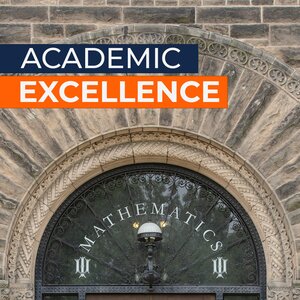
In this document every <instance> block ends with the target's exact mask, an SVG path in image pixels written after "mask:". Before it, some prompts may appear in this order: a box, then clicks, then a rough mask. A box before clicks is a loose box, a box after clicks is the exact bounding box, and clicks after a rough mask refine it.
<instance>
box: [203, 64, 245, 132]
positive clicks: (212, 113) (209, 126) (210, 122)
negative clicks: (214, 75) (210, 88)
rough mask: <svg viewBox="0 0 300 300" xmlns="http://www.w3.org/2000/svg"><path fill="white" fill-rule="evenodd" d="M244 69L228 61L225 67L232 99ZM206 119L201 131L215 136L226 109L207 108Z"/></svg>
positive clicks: (224, 72)
mask: <svg viewBox="0 0 300 300" xmlns="http://www.w3.org/2000/svg"><path fill="white" fill-rule="evenodd" d="M242 71H243V70H242V69H241V68H239V67H237V66H235V65H234V64H231V63H226V64H225V65H224V67H223V70H222V73H221V75H222V76H227V78H228V98H229V99H230V97H231V95H232V93H233V90H234V88H235V87H236V85H237V82H238V80H239V79H240V76H241V74H242ZM205 111H206V115H205V119H204V121H203V125H202V129H201V133H204V134H205V135H206V136H213V135H214V132H215V131H217V130H218V128H219V126H220V124H219V120H220V119H221V118H222V115H223V114H224V113H226V109H206V110H205Z"/></svg>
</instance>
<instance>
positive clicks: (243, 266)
mask: <svg viewBox="0 0 300 300" xmlns="http://www.w3.org/2000/svg"><path fill="white" fill-rule="evenodd" d="M146 222H153V223H155V224H157V225H158V226H160V228H161V230H162V235H163V239H162V241H159V242H157V243H155V251H154V259H155V268H154V269H155V271H156V272H157V273H158V274H159V279H158V280H157V282H155V283H154V288H153V290H151V291H149V284H148V282H147V281H145V279H144V276H143V275H144V273H145V271H146V270H147V263H146V264H145V261H146V262H147V249H146V247H145V245H144V244H143V243H141V242H139V241H138V240H137V232H138V229H139V228H140V226H141V225H142V224H144V223H146ZM265 269H266V266H265V259H264V254H263V249H262V245H261V242H260V239H259V236H258V234H257V231H256V229H255V227H254V225H253V223H252V221H251V220H250V218H249V217H248V215H247V213H246V212H245V210H244V209H243V208H242V207H241V206H240V204H239V203H238V202H237V201H236V200H235V199H234V198H233V197H232V196H231V195H230V194H229V193H228V192H227V191H226V190H225V189H223V188H222V187H221V186H219V185H218V184H217V183H215V182H213V181H212V180H210V179H208V178H207V177H204V176H202V175H200V174H198V173H196V172H193V171H190V170H187V169H184V168H181V167H175V166H172V165H166V164H136V165H131V166H126V167H121V168H118V169H115V170H112V171H108V172H106V173H103V174H101V175H99V176H96V177H95V178H93V179H91V180H90V181H88V182H87V183H85V184H84V185H82V186H81V187H79V188H78V189H77V190H76V191H75V192H74V193H72V194H71V195H70V196H69V197H68V198H67V200H66V201H65V202H64V203H63V204H62V205H61V206H60V208H59V209H58V210H57V212H56V213H55V214H54V216H53V217H52V219H51V220H50V222H49V224H48V226H47V228H46V230H45V232H44V235H43V237H42V241H41V243H40V247H39V251H38V257H37V263H36V299H38V300H40V299H44V300H73V299H74V300H75V299H78V300H83V299H87V300H94V299H99V300H101V299H118V296H117V295H116V294H123V295H121V296H122V297H123V296H125V294H128V293H130V294H135V297H138V298H137V299H150V298H149V297H150V296H149V295H151V299H157V300H158V299H167V298H166V297H168V295H167V294H176V295H178V296H177V297H180V298H178V299H187V298H189V297H192V295H198V296H199V297H198V299H201V298H200V295H201V297H202V299H203V300H204V299H205V300H210V299H217V300H219V299H224V300H231V299H232V300H238V299H249V300H250V299H251V300H252V299H265V294H266V270H265ZM108 294H109V295H108ZM141 294H143V296H141ZM139 295H140V296H139ZM147 295H148V296H147ZM121 296H120V297H121ZM173 296H174V295H173ZM122 297H121V298H122ZM122 299H123V298H122Z"/></svg>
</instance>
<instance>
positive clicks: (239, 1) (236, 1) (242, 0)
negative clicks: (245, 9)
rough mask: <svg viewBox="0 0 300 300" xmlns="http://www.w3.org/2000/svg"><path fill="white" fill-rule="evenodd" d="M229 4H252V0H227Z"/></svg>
mask: <svg viewBox="0 0 300 300" xmlns="http://www.w3.org/2000/svg"><path fill="white" fill-rule="evenodd" d="M227 5H250V0H227Z"/></svg>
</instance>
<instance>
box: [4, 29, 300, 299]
mask: <svg viewBox="0 0 300 300" xmlns="http://www.w3.org/2000/svg"><path fill="white" fill-rule="evenodd" d="M65 42H66V43H135V42H140V43H141V42H144V43H197V44H198V45H199V53H200V65H199V72H200V73H201V74H215V75H219V74H224V75H227V76H228V77H229V93H230V104H231V108H230V109H229V110H227V111H224V110H223V111H222V110H211V111H209V110H173V111H170V110H140V111H137V110H123V111H114V110H99V111H93V112H91V111H88V110H81V111H76V110H65V111H55V113H53V111H43V112H40V111H34V110H32V111H24V112H20V111H17V110H7V111H4V112H2V116H3V118H2V121H1V122H2V123H3V124H4V126H5V129H6V130H7V131H8V132H9V133H10V132H11V131H12V130H11V128H10V127H9V126H10V125H9V123H11V124H15V128H17V131H18V130H19V128H21V126H20V125H22V129H23V128H25V129H27V132H25V131H24V130H23V131H22V130H21V129H20V130H19V131H18V132H17V137H19V140H18V141H16V140H14V138H15V136H14V134H15V133H11V137H12V138H11V139H8V140H9V142H10V143H6V147H7V148H9V147H10V149H12V150H16V151H15V152H17V150H18V151H19V152H17V153H20V152H21V153H22V146H23V144H24V142H26V141H27V142H29V143H30V145H31V146H28V145H27V144H26V146H25V147H29V149H28V154H27V155H23V156H22V155H20V157H23V161H22V162H20V161H19V157H18V156H17V155H12V154H11V152H9V151H10V150H9V149H6V148H5V151H6V153H7V157H8V164H11V166H12V167H11V169H12V170H15V171H16V172H18V170H19V169H20V173H19V175H18V176H19V177H17V178H16V183H11V181H12V180H11V178H10V175H9V174H8V175H7V182H8V185H9V187H13V184H15V185H16V186H17V185H18V184H19V182H21V181H22V180H24V186H25V188H24V191H19V189H18V190H17V191H18V193H17V191H16V195H12V196H11V199H16V200H15V202H20V203H21V204H20V205H19V208H18V213H17V217H16V218H15V221H14V223H13V224H12V223H11V224H12V225H10V227H11V229H10V238H9V239H8V242H7V246H6V253H7V260H6V261H5V266H6V268H7V270H8V272H7V273H6V274H5V275H6V278H7V280H8V285H7V286H8V287H9V289H4V290H3V291H2V295H4V297H6V298H4V299H11V297H15V298H16V299H18V297H19V298H22V297H23V298H26V297H27V298H29V299H30V298H33V280H34V274H33V270H34V262H35V255H36V251H37V247H38V244H39V238H40V236H41V234H42V232H43V230H44V228H45V226H46V224H47V221H48V220H49V218H50V217H51V215H52V214H53V213H54V212H55V210H56V209H57V207H58V206H59V204H60V203H61V202H62V201H63V200H64V199H65V198H66V196H67V195H69V194H70V193H71V192H72V191H73V190H74V189H75V188H76V187H78V186H80V185H81V184H82V183H83V182H85V181H86V180H88V179H89V178H91V177H93V176H95V175H96V174H100V173H101V172H103V171H105V170H109V169H112V168H114V167H116V166H121V165H125V164H132V163H136V162H148V161H153V162H156V161H158V162H165V163H170V164H177V165H183V166H185V167H189V168H191V169H193V170H196V171H198V172H200V173H203V174H205V175H207V176H208V177H210V178H212V179H213V180H215V181H217V182H218V183H220V184H221V185H222V186H223V187H225V188H226V189H228V190H229V191H230V192H231V193H232V194H233V195H234V196H235V197H236V198H237V199H238V200H239V201H240V202H241V204H242V205H243V206H244V207H245V208H246V209H247V211H249V214H250V216H251V218H252V219H253V222H254V223H255V225H256V226H257V229H258V231H259V233H260V236H261V239H262V241H263V244H264V249H265V252H266V256H267V258H268V285H269V296H268V298H269V299H277V298H278V297H283V299H292V297H293V295H296V294H297V293H299V290H297V289H295V288H293V280H295V279H297V276H298V274H297V272H298V259H297V255H296V253H297V252H296V249H295V236H296V232H297V223H296V224H294V226H291V225H290V224H291V221H290V220H289V219H288V217H287V213H286V211H285V209H284V208H283V207H282V204H281V203H280V201H282V200H285V201H293V199H294V197H297V193H298V191H299V184H298V180H299V179H298V177H297V173H296V171H295V170H293V168H292V169H291V168H288V167H289V166H290V165H291V163H292V162H293V160H294V158H295V157H297V155H298V154H297V149H298V148H299V147H298V148H297V146H299V138H298V139H297V137H299V131H297V128H298V127H297V126H298V123H297V120H298V118H297V116H298V115H299V98H300V90H299V88H300V85H299V81H298V80H297V76H298V75H297V74H295V73H293V70H291V69H290V68H289V67H287V66H286V65H284V64H281V63H279V62H278V61H276V60H275V59H274V58H273V57H271V56H269V55H268V54H266V53H263V52H262V51H261V50H257V49H254V48H253V47H251V46H249V45H245V44H243V43H240V42H238V41H235V40H232V39H229V38H226V37H221V36H218V35H215V34H210V33H208V32H205V31H202V30H199V29H197V28H187V27H182V26H165V25H155V26H150V25H148V26H121V27H113V28H109V29H104V30H101V31H98V32H92V33H89V34H83V35H80V36H77V37H74V38H71V39H68V40H66V41H65ZM54 120H56V121H57V122H54ZM99 120H101V121H99ZM53 122H54V123H55V124H54V125H53ZM222 123H223V124H224V126H221V124H222ZM30 124H33V126H30ZM37 125H39V126H41V127H40V128H39V130H42V132H44V133H45V134H44V136H43V134H41V133H40V132H39V131H37V130H36V128H35V126H37ZM47 125H48V126H49V128H47ZM59 128H63V130H62V132H60V131H59V130H60V129H59ZM257 129H260V130H261V132H260V133H261V134H257ZM15 131H16V129H15ZM25 135H26V136H25ZM45 136H46V139H45ZM20 137H21V138H20ZM5 138H6V136H5ZM37 141H42V143H41V144H40V145H42V147H41V146H40V145H39V144H38V143H37ZM83 141H85V142H83ZM35 146H36V149H38V151H37V152H34V150H32V148H30V147H33V148H34V147H35ZM14 147H15V148H14ZM261 148H263V150H261ZM70 149H71V150H70ZM44 150H45V151H44ZM270 154H272V156H271V158H269V155H270ZM295 163H296V164H297V161H296V162H295ZM24 174H25V175H26V174H29V176H28V177H29V178H28V179H27V178H26V179H25V178H24ZM280 179H282V180H283V182H280ZM288 188H290V190H291V192H287V189H288ZM290 199H291V200H290ZM295 199H296V198H295ZM9 200H10V199H8V201H9ZM11 203H14V202H13V201H11ZM10 209H14V207H13V206H12V208H10ZM298 255H299V254H298Z"/></svg>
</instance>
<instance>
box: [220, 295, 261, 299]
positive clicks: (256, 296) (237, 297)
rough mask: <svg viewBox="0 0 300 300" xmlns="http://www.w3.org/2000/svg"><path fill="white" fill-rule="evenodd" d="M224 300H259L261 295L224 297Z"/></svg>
mask: <svg viewBox="0 0 300 300" xmlns="http://www.w3.org/2000/svg"><path fill="white" fill-rule="evenodd" d="M224 300H259V295H245V294H244V295H224Z"/></svg>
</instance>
